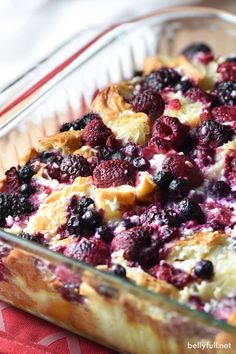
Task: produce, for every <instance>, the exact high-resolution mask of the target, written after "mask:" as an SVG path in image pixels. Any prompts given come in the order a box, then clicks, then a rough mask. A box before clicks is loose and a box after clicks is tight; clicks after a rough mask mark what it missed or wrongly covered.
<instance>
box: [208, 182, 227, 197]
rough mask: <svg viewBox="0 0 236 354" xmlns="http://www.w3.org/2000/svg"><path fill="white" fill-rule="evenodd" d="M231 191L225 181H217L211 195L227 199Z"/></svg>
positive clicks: (211, 189)
mask: <svg viewBox="0 0 236 354" xmlns="http://www.w3.org/2000/svg"><path fill="white" fill-rule="evenodd" d="M230 191H231V188H230V186H229V185H228V183H227V182H225V181H217V182H215V183H213V184H212V185H211V186H210V193H211V194H212V195H213V196H214V197H217V198H221V197H227V196H228V195H229V193H230Z"/></svg>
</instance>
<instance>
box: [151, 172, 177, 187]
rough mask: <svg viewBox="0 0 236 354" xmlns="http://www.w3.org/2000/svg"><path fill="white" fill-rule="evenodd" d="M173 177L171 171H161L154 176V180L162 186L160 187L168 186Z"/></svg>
mask: <svg viewBox="0 0 236 354" xmlns="http://www.w3.org/2000/svg"><path fill="white" fill-rule="evenodd" d="M172 179H173V175H172V173H171V172H165V171H159V172H157V174H156V175H155V176H154V177H153V181H154V182H155V183H156V184H157V185H158V186H159V187H160V188H167V187H168V186H169V184H170V182H171V181H172Z"/></svg>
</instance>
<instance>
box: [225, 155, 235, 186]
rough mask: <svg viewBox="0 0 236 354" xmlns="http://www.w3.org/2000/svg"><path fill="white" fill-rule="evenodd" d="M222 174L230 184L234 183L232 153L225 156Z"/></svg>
mask: <svg viewBox="0 0 236 354" xmlns="http://www.w3.org/2000/svg"><path fill="white" fill-rule="evenodd" d="M224 176H225V177H226V179H227V181H228V182H229V183H230V184H231V185H232V186H233V185H236V158H235V155H233V154H232V155H227V156H226V158H225V168H224Z"/></svg>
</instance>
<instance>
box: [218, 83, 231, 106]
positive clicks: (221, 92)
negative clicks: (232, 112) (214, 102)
mask: <svg viewBox="0 0 236 354" xmlns="http://www.w3.org/2000/svg"><path fill="white" fill-rule="evenodd" d="M213 94H215V95H216V96H217V98H218V100H219V102H220V104H222V105H227V106H235V105H236V82H233V81H223V82H217V83H216V84H215V86H214V90H213Z"/></svg>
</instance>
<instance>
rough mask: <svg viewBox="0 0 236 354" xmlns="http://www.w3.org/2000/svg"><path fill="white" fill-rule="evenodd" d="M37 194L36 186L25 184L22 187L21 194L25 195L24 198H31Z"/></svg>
mask: <svg viewBox="0 0 236 354" xmlns="http://www.w3.org/2000/svg"><path fill="white" fill-rule="evenodd" d="M34 192H35V188H34V186H32V185H31V184H28V183H23V184H22V185H21V186H20V193H21V194H23V195H24V196H29V195H31V194H33V193H34Z"/></svg>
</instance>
